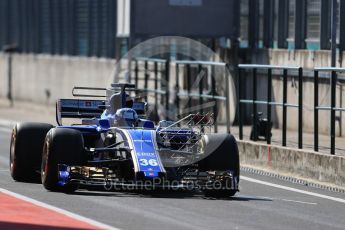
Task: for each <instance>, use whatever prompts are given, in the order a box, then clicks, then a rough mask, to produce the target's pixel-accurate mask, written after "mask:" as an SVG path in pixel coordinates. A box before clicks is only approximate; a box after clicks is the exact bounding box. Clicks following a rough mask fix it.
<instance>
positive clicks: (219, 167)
mask: <svg viewBox="0 0 345 230" xmlns="http://www.w3.org/2000/svg"><path fill="white" fill-rule="evenodd" d="M206 139H207V142H206V143H205V151H206V152H209V153H210V154H209V155H208V156H207V157H206V158H205V159H203V160H201V161H200V162H199V170H200V171H218V172H225V174H227V173H226V172H229V173H231V177H232V178H233V179H232V180H233V183H232V185H231V188H227V189H209V190H205V195H206V196H215V197H229V196H234V195H235V194H236V192H237V191H238V183H239V180H240V158H239V152H238V146H237V142H236V139H235V137H234V136H233V135H231V134H212V135H208V136H207V138H206Z"/></svg>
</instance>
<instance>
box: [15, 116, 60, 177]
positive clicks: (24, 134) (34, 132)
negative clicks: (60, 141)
mask: <svg viewBox="0 0 345 230" xmlns="http://www.w3.org/2000/svg"><path fill="white" fill-rule="evenodd" d="M51 128H53V126H52V125H51V124H45V123H33V122H26V123H17V124H16V125H15V126H14V127H13V129H12V134H11V144H10V162H9V163H10V165H9V166H10V173H11V176H12V178H13V179H14V180H17V181H25V182H30V181H32V180H35V179H37V176H38V174H37V172H36V171H39V169H40V166H41V155H42V149H43V144H44V139H45V136H46V134H47V132H48V131H49V130H50V129H51Z"/></svg>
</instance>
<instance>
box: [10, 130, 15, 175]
mask: <svg viewBox="0 0 345 230" xmlns="http://www.w3.org/2000/svg"><path fill="white" fill-rule="evenodd" d="M15 143H16V130H15V129H13V131H12V136H11V147H10V171H11V174H12V175H13V172H14V170H15V168H16V159H15V154H14V153H15Z"/></svg>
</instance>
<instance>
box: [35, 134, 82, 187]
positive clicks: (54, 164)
mask: <svg viewBox="0 0 345 230" xmlns="http://www.w3.org/2000/svg"><path fill="white" fill-rule="evenodd" d="M83 148H84V140H83V136H82V134H81V133H80V131H78V130H75V129H70V128H54V129H51V130H50V131H49V132H48V134H47V136H46V138H45V142H44V146H43V154H42V166H41V181H42V184H43V186H44V187H45V188H46V189H47V190H50V191H61V192H73V191H74V190H76V189H77V186H76V185H71V184H67V185H64V186H60V185H58V164H66V165H69V166H75V165H81V163H82V162H81V159H82V152H83Z"/></svg>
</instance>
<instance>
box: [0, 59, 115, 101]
mask: <svg viewBox="0 0 345 230" xmlns="http://www.w3.org/2000/svg"><path fill="white" fill-rule="evenodd" d="M6 58H7V56H6V55H5V54H0V90H1V91H0V96H1V97H4V96H6V93H7V68H6V67H7V59H6ZM12 64H13V67H12V72H13V75H12V76H13V98H14V99H15V100H23V101H33V102H37V103H49V104H54V103H55V101H56V99H58V98H70V97H72V94H71V92H72V88H73V87H74V86H90V87H105V86H106V82H107V81H108V79H109V78H110V76H111V73H112V71H113V67H114V66H115V60H113V59H99V58H84V57H69V56H50V55H30V54H29V55H19V54H15V55H13V62H12ZM4 66H5V67H4ZM46 90H49V91H50V92H51V97H50V100H49V101H47V98H46V93H45V91H46Z"/></svg>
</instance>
